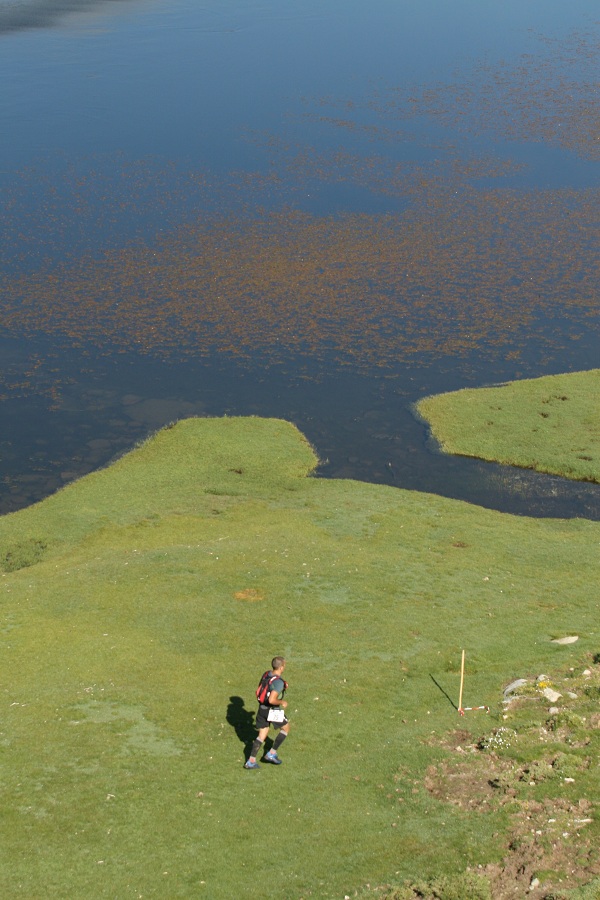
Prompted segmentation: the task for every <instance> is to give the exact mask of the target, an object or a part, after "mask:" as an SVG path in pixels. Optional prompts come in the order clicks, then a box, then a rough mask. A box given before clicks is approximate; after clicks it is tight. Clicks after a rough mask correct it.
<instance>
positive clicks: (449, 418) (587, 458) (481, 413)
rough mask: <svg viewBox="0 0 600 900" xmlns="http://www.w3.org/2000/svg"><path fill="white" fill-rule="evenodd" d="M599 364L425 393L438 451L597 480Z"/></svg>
mask: <svg viewBox="0 0 600 900" xmlns="http://www.w3.org/2000/svg"><path fill="white" fill-rule="evenodd" d="M599 410H600V369H592V370H590V371H586V372H570V373H567V374H564V375H547V376H545V377H544V378H530V379H526V380H523V381H511V382H509V383H508V384H503V385H499V386H497V387H489V388H476V389H464V390H460V391H453V392H451V393H448V394H438V395H436V396H433V397H426V398H425V399H423V400H421V401H420V402H419V403H418V404H417V411H418V412H419V414H420V415H421V416H423V418H424V419H427V421H428V422H429V423H430V425H431V430H432V433H433V435H434V437H435V438H436V439H437V441H438V442H439V444H440V445H441V448H442V450H444V451H445V452H446V453H455V454H459V455H461V456H475V457H478V458H480V459H487V460H492V461H496V462H500V463H504V464H506V465H510V466H520V467H521V468H526V469H536V470H537V471H538V472H547V473H550V474H553V475H561V476H563V477H564V478H573V479H575V480H578V481H592V482H596V483H597V482H600V412H599Z"/></svg>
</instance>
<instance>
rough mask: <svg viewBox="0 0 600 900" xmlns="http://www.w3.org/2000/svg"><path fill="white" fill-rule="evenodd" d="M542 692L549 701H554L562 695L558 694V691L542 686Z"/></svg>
mask: <svg viewBox="0 0 600 900" xmlns="http://www.w3.org/2000/svg"><path fill="white" fill-rule="evenodd" d="M542 694H543V695H544V697H545V698H546V700H549V701H550V703H556V701H557V700H560V698H561V697H562V694H559V693H558V691H553V690H552V688H544V690H543V691H542Z"/></svg>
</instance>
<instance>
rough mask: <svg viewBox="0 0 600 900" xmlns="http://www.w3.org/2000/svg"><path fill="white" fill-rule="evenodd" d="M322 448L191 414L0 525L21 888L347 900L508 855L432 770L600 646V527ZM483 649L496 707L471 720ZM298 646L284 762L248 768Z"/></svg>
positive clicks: (5, 839)
mask: <svg viewBox="0 0 600 900" xmlns="http://www.w3.org/2000/svg"><path fill="white" fill-rule="evenodd" d="M316 465H317V458H316V456H315V454H314V451H313V450H312V448H311V447H310V445H309V444H308V443H307V441H306V440H305V439H304V438H303V436H302V435H301V434H300V433H299V432H298V431H297V430H296V429H295V428H294V427H293V426H291V425H289V424H287V423H285V422H282V421H279V420H262V419H254V418H249V419H234V418H232V419H215V420H210V419H190V420H186V421H183V422H180V423H178V424H177V425H176V426H174V427H172V428H169V429H165V430H163V431H161V432H159V433H158V434H157V435H156V436H155V437H154V438H152V439H151V440H149V441H148V442H146V443H145V444H143V445H142V446H141V447H139V448H137V449H136V450H135V451H133V452H132V453H130V454H129V455H127V456H126V457H123V458H122V459H120V460H119V461H118V462H117V463H115V464H114V465H113V466H111V467H110V468H109V469H106V470H103V471H99V472H96V473H93V474H92V475H89V476H87V477H86V478H84V479H82V480H81V481H78V482H76V483H74V484H72V485H69V486H68V487H66V488H65V489H63V490H62V491H61V492H59V493H58V494H56V495H54V496H53V497H50V498H48V499H47V500H45V501H43V502H42V503H40V504H37V505H36V506H33V507H31V508H29V509H26V510H23V511H20V512H18V513H14V514H11V515H9V516H5V517H4V518H2V519H0V564H1V565H2V568H3V570H4V571H3V573H2V575H1V577H0V597H1V603H2V607H1V608H2V626H1V633H0V640H1V642H2V654H1V657H0V673H1V682H0V683H1V690H2V697H3V698H4V699H3V701H2V704H3V717H2V723H3V724H2V726H1V729H2V733H1V735H0V742H1V748H2V749H1V762H2V769H1V781H0V792H1V803H0V810H1V812H0V831H1V834H2V841H1V842H0V859H1V861H2V866H1V868H0V891H1V892H2V894H3V895H4V896H11V897H17V896H23V897H36V896H52V897H65V898H66V897H69V898H74V897H86V898H87V897H96V896H105V895H106V896H118V897H129V896H131V897H139V896H143V897H165V896H168V897H190V896H205V897H211V898H228V897H234V896H240V897H246V898H254V897H259V896H260V897H262V896H263V895H264V892H265V885H268V892H269V895H270V896H272V897H274V898H276V897H280V898H293V897H296V898H301V897H308V896H315V897H341V896H344V894H345V893H349V894H350V893H353V892H354V890H355V889H358V888H359V887H360V886H361V885H364V884H366V883H367V882H370V881H374V882H375V881H378V880H389V879H390V877H391V876H393V877H394V878H396V879H398V880H399V881H401V880H402V879H410V880H412V881H413V882H415V881H416V880H418V879H422V878H424V877H428V878H433V879H435V878H438V879H441V878H449V877H454V876H456V877H459V876H460V874H461V873H463V872H464V870H465V868H466V867H467V866H469V865H470V866H475V867H476V866H477V865H479V864H481V865H484V864H488V863H490V862H498V861H499V860H500V858H501V856H502V852H503V851H502V846H503V845H502V840H501V839H499V837H498V835H504V834H507V833H508V829H509V819H508V814H507V811H506V809H505V808H504V807H503V806H498V807H497V808H494V809H490V810H489V811H486V813H485V815H481V814H477V815H473V812H472V811H471V810H470V809H468V808H457V809H455V810H454V811H453V812H452V813H451V814H449V812H448V807H447V804H446V803H445V802H444V801H443V800H442V799H440V798H438V797H436V796H435V795H434V794H432V793H431V792H430V791H428V790H427V789H426V787H425V786H424V781H423V779H424V775H425V772H426V770H427V768H428V767H430V766H439V765H440V764H441V761H442V760H443V759H445V757H446V756H447V753H448V750H447V747H446V746H445V745H444V742H443V741H442V740H441V736H443V735H445V734H447V733H448V732H452V731H453V730H454V729H456V728H457V727H460V728H461V729H464V730H465V731H466V733H471V735H472V739H473V740H475V739H476V738H477V736H478V735H479V733H480V731H481V729H484V730H485V729H488V730H489V729H491V728H493V727H495V726H497V725H499V724H501V723H502V722H503V720H502V705H501V700H502V687H503V686H504V685H505V684H506V683H507V682H508V681H510V680H511V679H513V678H516V677H518V676H520V675H522V674H523V673H529V672H537V671H540V672H541V671H543V670H544V669H551V668H555V667H556V666H557V665H558V664H565V663H566V661H569V660H571V659H573V660H575V659H576V658H578V656H577V655H579V656H580V655H581V653H582V652H585V651H587V652H589V653H591V652H595V651H596V650H600V646H597V637H596V628H597V619H598V605H599V602H600V601H599V598H598V597H597V594H596V593H595V591H594V588H593V586H594V585H595V584H597V583H598V577H599V575H600V560H599V556H598V543H599V541H600V525H598V524H597V523H593V522H588V521H578V520H575V521H558V520H556V521H552V520H529V519H526V518H517V517H512V516H509V515H506V514H502V513H498V512H494V511H489V510H484V509H480V508H477V507H473V506H470V505H468V504H466V503H461V502H458V501H453V500H447V499H444V498H440V497H435V496H430V495H424V494H418V493H414V492H408V491H402V490H398V489H396V488H391V487H385V486H378V485H367V484H361V483H358V482H353V481H324V480H318V479H311V478H308V477H306V476H308V475H309V474H310V473H311V472H312V471H313V470H314V468H315V466H316ZM16 548H21V550H19V552H17V549H16ZM19 554H20V555H19ZM17 559H18V560H21V564H20V565H19V564H15V562H14V561H15V560H17ZM565 634H577V635H579V638H580V640H579V642H578V644H577V645H570V646H561V645H557V644H553V643H552V642H551V641H552V639H553V638H556V637H561V636H563V635H565ZM463 647H464V648H466V650H467V669H466V681H465V693H464V698H463V699H464V703H465V705H478V704H483V703H485V704H487V705H490V706H491V708H492V712H491V714H490V716H489V717H486V716H484V717H483V718H477V717H476V716H475V714H474V716H473V717H472V718H470V719H467V718H465V719H459V717H458V714H457V710H456V708H455V707H456V704H457V701H458V688H459V676H460V672H459V670H460V652H461V649H462V648H463ZM575 648H577V649H575ZM275 653H281V654H283V655H285V656H286V657H287V658H288V661H289V662H288V669H287V673H286V674H287V675H288V677H289V681H290V683H291V687H290V691H289V695H288V698H289V700H290V718H291V720H292V723H293V726H292V731H291V734H290V737H289V739H288V740H287V742H286V743H285V744H284V745H283V748H282V753H281V755H282V758H283V759H284V761H285V762H284V765H283V766H280V767H279V768H275V767H268V766H266V765H265V766H262V767H261V768H262V770H261V771H260V772H248V771H245V770H244V769H243V768H242V764H243V761H244V752H245V749H246V748H247V746H248V742H249V741H250V740H251V739H252V737H253V735H254V731H253V728H252V719H253V713H254V710H255V698H254V689H255V687H256V682H257V681H258V677H259V675H260V674H261V672H262V671H263V670H264V668H265V667H266V666H267V665H268V663H269V661H270V659H271V657H272V656H273V655H274V654H275ZM465 740H466V738H465ZM596 769H597V767H596ZM596 769H594V770H593V772H592V774H590V778H593V779H595V780H592V781H590V783H589V785H590V787H589V790H592V789H593V790H597V787H598V785H597V779H598V775H597V771H596ZM589 829H590V833H593V834H594V835H596V836H597V825H596V824H595V822H594V823H593V824H592V825H590V826H589ZM270 848H276V849H275V850H273V849H270ZM274 853H275V859H274V855H273V854H274Z"/></svg>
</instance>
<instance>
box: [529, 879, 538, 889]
mask: <svg viewBox="0 0 600 900" xmlns="http://www.w3.org/2000/svg"><path fill="white" fill-rule="evenodd" d="M539 886H540V879H539V878H532V879H531V882H530V884H529V890H530V891H535V889H536V888H539Z"/></svg>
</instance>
